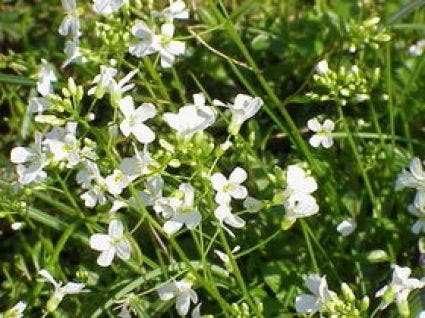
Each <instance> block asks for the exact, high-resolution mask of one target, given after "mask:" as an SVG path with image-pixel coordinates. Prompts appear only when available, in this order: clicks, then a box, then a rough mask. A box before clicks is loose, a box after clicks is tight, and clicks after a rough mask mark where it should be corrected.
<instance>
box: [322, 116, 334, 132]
mask: <svg viewBox="0 0 425 318" xmlns="http://www.w3.org/2000/svg"><path fill="white" fill-rule="evenodd" d="M323 128H324V129H326V130H327V131H329V132H331V131H333V130H334V129H335V123H334V122H333V121H332V120H330V119H326V120H325V122H324V123H323Z"/></svg>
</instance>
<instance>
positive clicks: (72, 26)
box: [59, 0, 81, 39]
mask: <svg viewBox="0 0 425 318" xmlns="http://www.w3.org/2000/svg"><path fill="white" fill-rule="evenodd" d="M62 7H63V9H64V11H65V18H64V19H63V21H62V23H61V25H60V26H59V34H60V35H62V36H67V35H70V36H71V37H72V38H73V39H77V38H79V37H80V36H81V32H80V19H79V18H78V11H77V5H76V3H75V0H62Z"/></svg>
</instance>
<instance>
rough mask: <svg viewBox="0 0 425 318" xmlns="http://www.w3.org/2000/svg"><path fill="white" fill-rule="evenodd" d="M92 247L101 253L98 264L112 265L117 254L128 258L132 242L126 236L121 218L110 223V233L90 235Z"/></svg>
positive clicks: (124, 258)
mask: <svg viewBox="0 0 425 318" xmlns="http://www.w3.org/2000/svg"><path fill="white" fill-rule="evenodd" d="M90 247H91V248H92V249H94V250H95V251H100V252H101V254H100V255H99V257H98V258H97V264H99V265H100V266H102V267H107V266H109V265H111V263H112V261H113V259H114V257H115V254H117V256H118V257H119V258H121V259H122V260H128V259H129V258H130V254H131V245H130V242H129V241H128V240H127V239H126V238H125V236H124V226H123V224H122V223H121V221H119V220H116V219H114V220H112V221H111V222H110V223H109V228H108V234H99V233H96V234H93V235H92V236H91V237H90Z"/></svg>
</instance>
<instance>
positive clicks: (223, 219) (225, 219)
mask: <svg viewBox="0 0 425 318" xmlns="http://www.w3.org/2000/svg"><path fill="white" fill-rule="evenodd" d="M214 216H215V217H216V219H217V220H218V221H219V224H220V226H221V227H222V228H223V229H224V230H225V231H226V232H227V233H229V235H230V236H232V237H235V235H234V234H233V232H232V231H231V230H230V229H229V228H228V227H227V226H226V225H228V226H230V227H234V228H237V229H241V228H243V227H245V224H246V222H245V221H244V220H243V219H242V218H240V217H239V216H237V215H235V214H233V213H232V208H231V207H230V206H229V205H227V204H223V205H219V206H218V207H217V208H216V209H215V210H214Z"/></svg>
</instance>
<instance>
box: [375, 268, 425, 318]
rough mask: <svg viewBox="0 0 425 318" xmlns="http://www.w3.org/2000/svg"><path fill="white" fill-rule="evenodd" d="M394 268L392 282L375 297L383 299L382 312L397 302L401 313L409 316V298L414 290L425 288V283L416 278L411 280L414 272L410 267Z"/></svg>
mask: <svg viewBox="0 0 425 318" xmlns="http://www.w3.org/2000/svg"><path fill="white" fill-rule="evenodd" d="M392 267H393V270H394V271H393V275H392V280H391V282H390V283H389V284H388V285H385V286H384V287H382V288H381V289H380V290H378V291H377V292H376V294H375V297H382V302H381V305H380V309H381V310H382V309H385V308H387V307H388V305H390V304H391V303H392V302H393V301H394V300H395V302H396V304H397V307H398V309H399V311H400V313H401V314H403V315H405V316H409V304H408V302H407V297H408V296H409V294H410V292H411V291H412V290H414V289H419V288H423V287H424V286H425V283H424V282H421V281H420V280H419V279H416V278H409V276H410V274H411V272H412V271H411V269H410V268H409V267H401V266H398V265H393V266H392ZM406 313H407V315H406Z"/></svg>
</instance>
